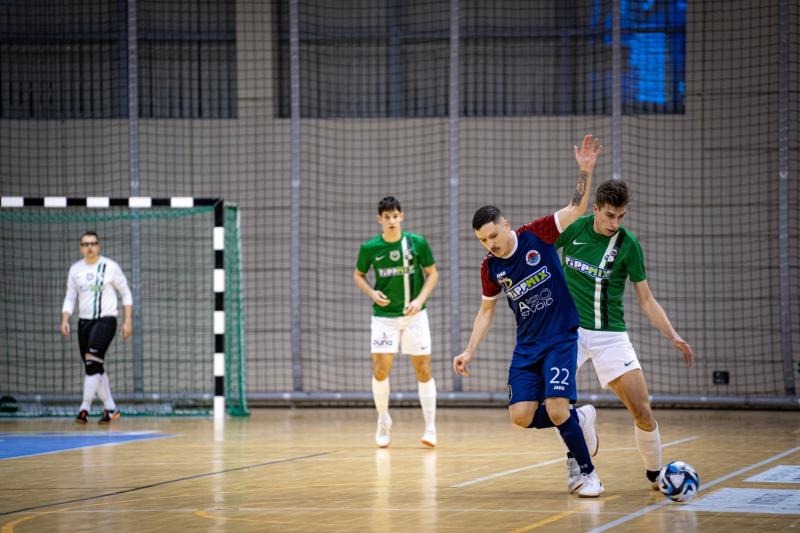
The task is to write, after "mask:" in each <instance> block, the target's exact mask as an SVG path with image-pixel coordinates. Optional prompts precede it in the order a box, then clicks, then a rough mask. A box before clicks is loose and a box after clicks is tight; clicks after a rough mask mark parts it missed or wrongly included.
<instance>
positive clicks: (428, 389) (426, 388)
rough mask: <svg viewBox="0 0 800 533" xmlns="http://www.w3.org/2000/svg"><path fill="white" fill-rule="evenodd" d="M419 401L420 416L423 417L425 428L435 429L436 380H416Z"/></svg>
mask: <svg viewBox="0 0 800 533" xmlns="http://www.w3.org/2000/svg"><path fill="white" fill-rule="evenodd" d="M417 390H418V391H419V403H420V405H421V406H422V416H423V417H424V418H425V430H426V431H427V430H433V429H436V381H434V379H433V378H431V379H430V380H429V381H426V382H424V383H423V382H422V381H418V382H417Z"/></svg>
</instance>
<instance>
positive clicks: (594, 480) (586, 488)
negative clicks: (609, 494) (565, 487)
mask: <svg viewBox="0 0 800 533" xmlns="http://www.w3.org/2000/svg"><path fill="white" fill-rule="evenodd" d="M581 477H582V478H583V485H581V489H580V490H579V491H578V496H580V497H581V498H597V497H598V496H600V495H601V494H602V493H603V490H604V489H603V484H602V483H600V477H598V475H597V469H596V468H595V469H594V470H592V473H591V474H581Z"/></svg>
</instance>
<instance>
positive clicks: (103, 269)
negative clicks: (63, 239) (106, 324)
mask: <svg viewBox="0 0 800 533" xmlns="http://www.w3.org/2000/svg"><path fill="white" fill-rule="evenodd" d="M115 289H116V291H119V293H120V295H121V296H122V305H133V297H132V296H131V290H130V289H129V288H128V280H127V279H126V278H125V274H124V273H123V272H122V268H120V266H119V265H118V264H117V263H116V261H113V260H111V259H109V258H107V257H103V256H102V255H101V256H100V257H99V259H98V260H97V262H96V263H94V264H93V265H89V264H87V263H86V261H85V260H83V259H81V260H80V261H78V262H77V263H75V264H74V265H72V266H71V267H70V269H69V277H68V278H67V295H66V296H65V297H64V305H63V306H62V308H61V311H62V312H64V313H69V314H72V311H73V310H74V309H75V300H76V299H77V300H78V317H79V318H84V319H89V320H92V319H96V318H100V317H104V316H117V312H118V311H117V293H116V291H115Z"/></svg>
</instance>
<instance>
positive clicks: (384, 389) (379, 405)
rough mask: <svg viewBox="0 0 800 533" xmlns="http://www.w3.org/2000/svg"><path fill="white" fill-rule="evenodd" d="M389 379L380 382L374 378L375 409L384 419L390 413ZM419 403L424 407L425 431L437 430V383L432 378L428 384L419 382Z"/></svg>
mask: <svg viewBox="0 0 800 533" xmlns="http://www.w3.org/2000/svg"><path fill="white" fill-rule="evenodd" d="M390 390H391V388H390V387H389V378H386V379H384V380H383V381H378V380H377V379H375V376H372V397H373V399H374V400H375V409H376V410H377V411H378V416H379V417H382V416H384V415H385V414H387V413H388V412H389V392H390ZM417 390H418V391H419V403H420V405H421V406H422V416H423V417H424V418H425V429H426V430H433V429H435V428H436V381H434V379H433V378H431V379H430V380H429V381H426V382H424V383H423V382H421V381H419V382H417Z"/></svg>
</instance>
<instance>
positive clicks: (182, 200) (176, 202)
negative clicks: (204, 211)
mask: <svg viewBox="0 0 800 533" xmlns="http://www.w3.org/2000/svg"><path fill="white" fill-rule="evenodd" d="M169 205H170V207H194V198H192V197H191V196H174V197H172V198H170V199H169Z"/></svg>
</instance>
